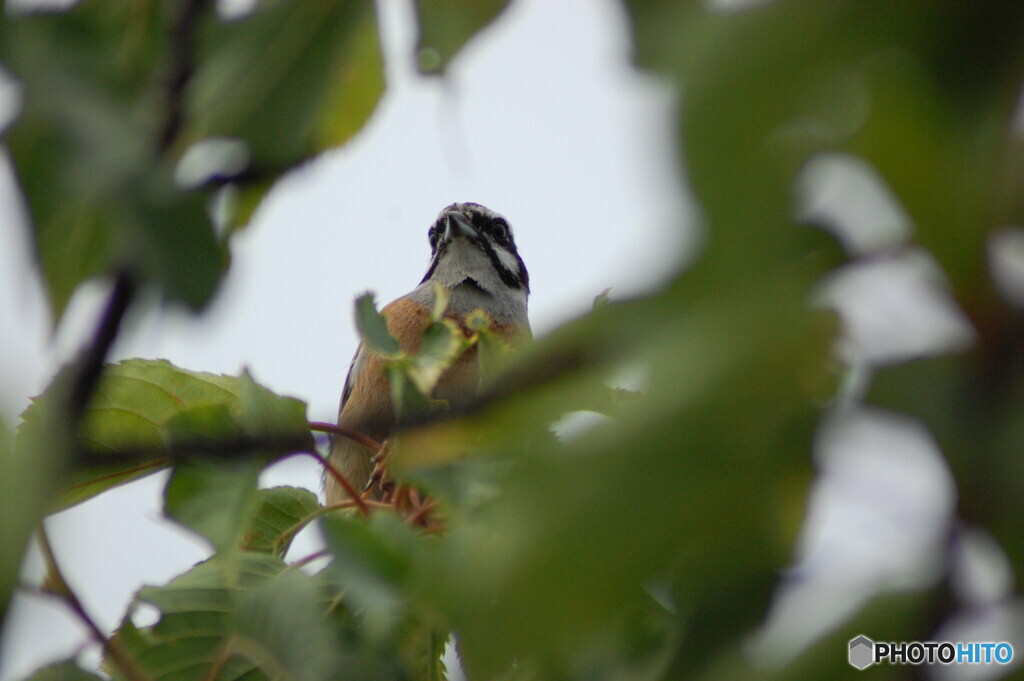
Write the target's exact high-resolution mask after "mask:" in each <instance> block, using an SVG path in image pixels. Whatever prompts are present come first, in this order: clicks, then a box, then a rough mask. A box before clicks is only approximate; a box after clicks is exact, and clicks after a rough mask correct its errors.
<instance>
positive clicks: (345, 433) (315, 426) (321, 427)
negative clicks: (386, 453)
mask: <svg viewBox="0 0 1024 681" xmlns="http://www.w3.org/2000/svg"><path fill="white" fill-rule="evenodd" d="M309 429H310V430H314V431H317V432H320V433H331V434H332V435H341V436H342V437H347V438H348V439H349V440H352V441H353V442H358V443H359V444H361V445H362V446H364V447H366V448H367V449H369V450H370V451H373V452H377V451H380V448H381V443H379V442H377V441H376V440H374V439H373V438H372V437H370V436H368V435H363V434H362V433H360V432H358V431H355V430H352V429H351V428H346V427H345V426H337V425H335V424H333V423H324V422H323V421H310V422H309Z"/></svg>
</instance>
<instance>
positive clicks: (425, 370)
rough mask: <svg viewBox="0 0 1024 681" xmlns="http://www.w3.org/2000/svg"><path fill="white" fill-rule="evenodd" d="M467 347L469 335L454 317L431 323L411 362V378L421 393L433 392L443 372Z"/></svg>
mask: <svg viewBox="0 0 1024 681" xmlns="http://www.w3.org/2000/svg"><path fill="white" fill-rule="evenodd" d="M467 346H468V343H467V341H466V337H465V336H463V335H462V331H461V330H460V329H459V327H458V325H456V324H455V322H453V321H452V320H450V319H442V320H440V321H437V322H433V323H431V324H430V326H428V327H427V328H426V330H425V331H424V332H423V336H422V338H421V339H420V347H419V349H418V350H417V351H416V354H415V355H413V357H412V361H411V362H410V363H409V364H408V375H409V379H410V380H411V381H412V382H413V384H414V385H415V386H416V388H417V389H418V390H419V391H420V392H421V393H423V394H424V395H430V394H431V393H432V392H433V391H434V386H436V385H437V382H438V380H440V378H441V376H442V374H444V372H445V371H447V370H448V367H450V366H451V365H452V364H453V363H454V362H455V360H457V359H458V358H459V356H460V355H461V354H462V353H463V352H464V351H465V350H466V348H467Z"/></svg>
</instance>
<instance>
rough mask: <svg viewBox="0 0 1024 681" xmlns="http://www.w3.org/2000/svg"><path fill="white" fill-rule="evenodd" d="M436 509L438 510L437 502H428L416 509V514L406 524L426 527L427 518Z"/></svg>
mask: <svg viewBox="0 0 1024 681" xmlns="http://www.w3.org/2000/svg"><path fill="white" fill-rule="evenodd" d="M435 508H437V502H436V501H427V502H426V503H425V504H423V505H421V506H420V507H419V508H418V509H416V512H415V513H413V514H412V515H411V516H409V517H408V518H407V519H406V522H407V523H409V524H410V525H426V520H427V516H428V515H429V514H430V512H431V511H433V510H434V509H435Z"/></svg>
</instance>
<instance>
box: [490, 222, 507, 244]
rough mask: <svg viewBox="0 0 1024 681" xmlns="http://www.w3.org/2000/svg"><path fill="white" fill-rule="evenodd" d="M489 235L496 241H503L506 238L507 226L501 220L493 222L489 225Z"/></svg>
mask: <svg viewBox="0 0 1024 681" xmlns="http://www.w3.org/2000/svg"><path fill="white" fill-rule="evenodd" d="M491 234H493V235H494V238H495V239H497V240H498V241H504V240H505V239H507V238H508V225H506V224H505V223H504V222H502V221H501V220H495V221H494V222H492V223H491Z"/></svg>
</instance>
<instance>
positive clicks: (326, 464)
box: [296, 449, 370, 515]
mask: <svg viewBox="0 0 1024 681" xmlns="http://www.w3.org/2000/svg"><path fill="white" fill-rule="evenodd" d="M296 453H297V454H305V455H307V456H311V457H313V458H314V459H316V460H317V461H318V462H319V463H320V465H321V466H323V468H324V470H325V471H327V474H328V475H329V476H331V477H332V478H334V481H335V482H337V483H338V484H339V485H341V488H342V489H343V490H345V494H347V495H349V497H350V498H351V499H352V501H353V502H355V504H354V505H355V507H356V508H358V509H359V512H360V513H362V514H363V515H368V514H369V513H370V508H369V507H368V506H367V505H366V502H365V501H363V499H362V498H360V496H359V494H358V493H356V490H355V488H354V487H353V486H352V483H350V482H349V481H348V480H347V479H346V478H345V476H344V475H342V474H341V472H340V471H339V470H338V469H337V468H335V467H334V466H332V465H331V462H330V461H328V460H327V459H325V458H324V457H322V456H320V455H319V454H317V453H316V452H313V451H310V450H308V449H304V450H302V451H301V452H296Z"/></svg>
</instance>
